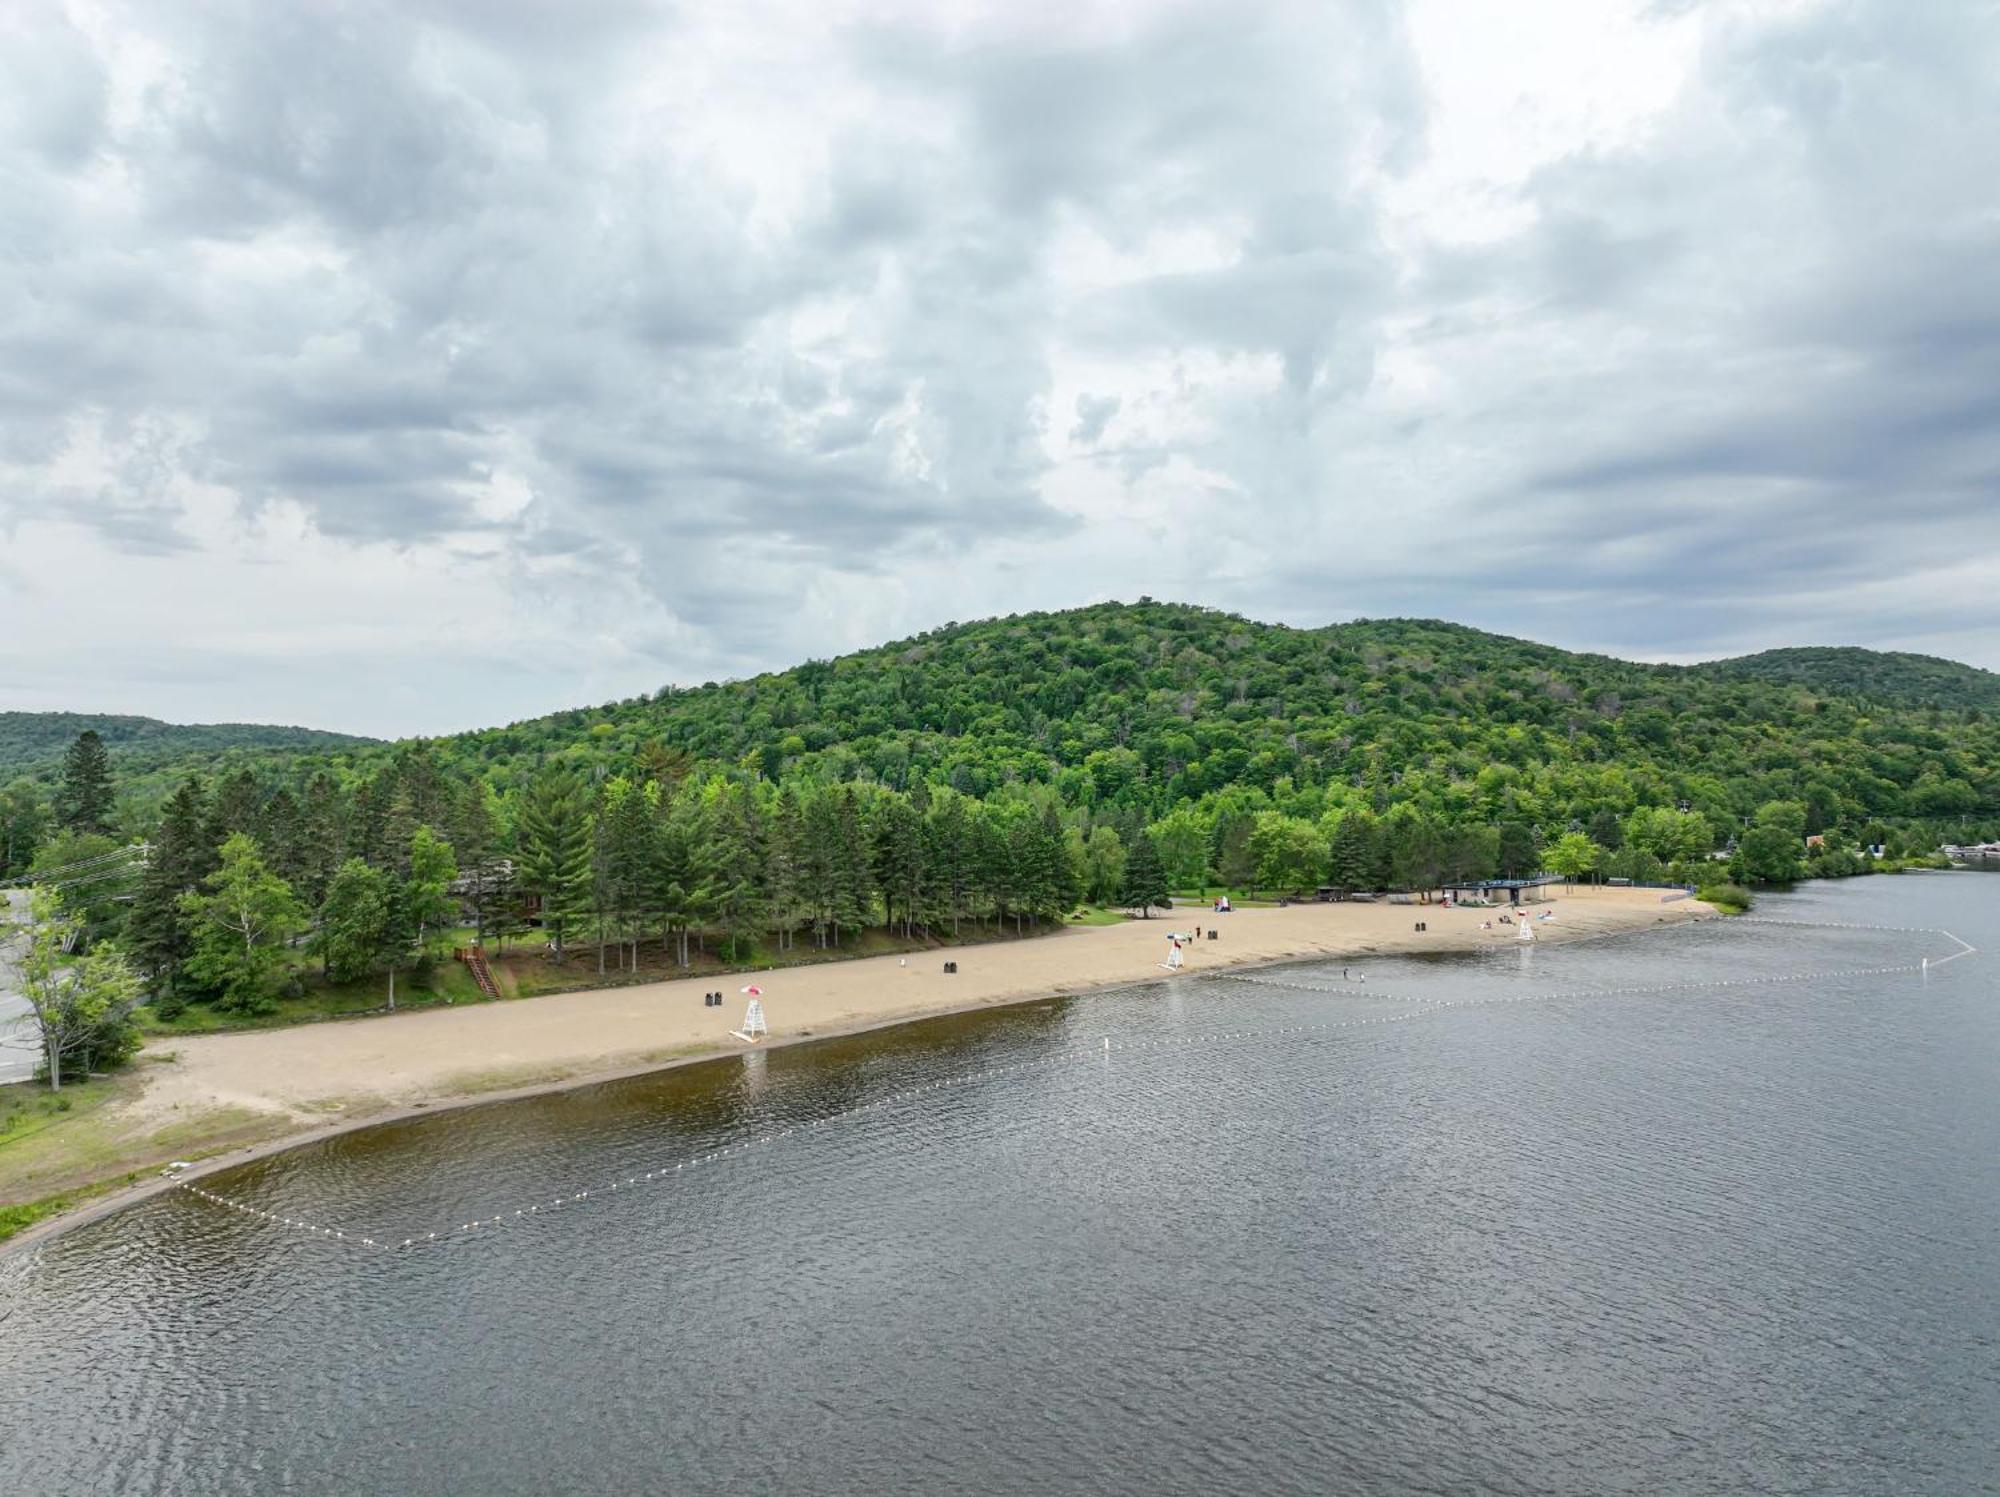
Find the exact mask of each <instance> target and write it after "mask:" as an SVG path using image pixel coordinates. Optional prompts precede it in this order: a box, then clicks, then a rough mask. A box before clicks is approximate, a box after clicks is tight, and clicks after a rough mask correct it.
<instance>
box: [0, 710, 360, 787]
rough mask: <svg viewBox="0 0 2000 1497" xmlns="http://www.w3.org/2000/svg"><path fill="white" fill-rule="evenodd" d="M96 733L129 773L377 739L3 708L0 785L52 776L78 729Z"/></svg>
mask: <svg viewBox="0 0 2000 1497" xmlns="http://www.w3.org/2000/svg"><path fill="white" fill-rule="evenodd" d="M85 732H89V733H95V734H96V735H97V737H98V741H99V742H101V743H102V744H103V745H104V747H105V749H106V751H107V752H108V753H109V754H110V755H111V759H112V762H113V763H114V764H116V765H117V766H118V768H119V770H120V771H121V772H122V773H125V774H141V773H144V772H146V771H148V770H155V769H160V768H163V767H166V768H178V769H188V768H194V767H196V766H211V765H213V764H214V763H215V762H217V761H220V760H222V759H225V758H227V757H230V756H247V755H258V754H265V753H270V752H274V751H275V752H284V753H318V752H323V751H325V750H328V749H336V748H347V747H355V746H359V745H362V744H366V743H370V742H373V741H374V740H372V739H367V738H361V737H357V736H355V735H353V734H350V733H323V732H320V731H319V730H318V729H316V728H279V727H269V726H266V725H263V724H259V723H196V724H181V723H165V722H161V721H159V720H158V719H157V718H151V717H119V716H113V715H110V714H107V713H98V712H0V784H4V783H6V782H7V781H9V780H12V779H14V778H16V777H17V776H28V777H30V778H38V779H43V780H49V781H52V780H53V779H54V777H55V775H56V773H57V771H58V770H59V769H60V768H61V765H62V760H63V755H64V753H65V752H67V750H68V749H69V746H70V744H72V743H73V742H75V741H76V737H77V735H78V734H79V733H85Z"/></svg>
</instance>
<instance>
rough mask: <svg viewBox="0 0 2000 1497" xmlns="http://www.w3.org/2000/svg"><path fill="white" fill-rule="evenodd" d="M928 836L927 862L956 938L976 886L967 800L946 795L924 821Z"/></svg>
mask: <svg viewBox="0 0 2000 1497" xmlns="http://www.w3.org/2000/svg"><path fill="white" fill-rule="evenodd" d="M924 833H925V844H926V845H925V861H926V862H927V863H928V864H929V866H930V867H931V869H932V870H933V872H932V884H933V887H934V888H935V889H936V890H937V891H938V896H939V902H940V905H941V906H942V908H943V910H944V912H945V913H946V914H947V915H948V916H949V918H950V920H951V933H952V935H953V936H954V937H956V936H957V935H958V925H959V921H960V920H962V919H964V918H965V914H966V911H967V909H968V908H969V906H970V904H971V900H972V889H973V884H974V867H973V858H972V846H971V841H972V834H971V828H970V826H969V825H968V806H967V802H966V800H965V797H963V796H961V795H959V794H958V793H957V792H955V791H950V790H947V791H944V792H942V793H941V794H940V795H939V796H938V797H937V799H936V800H935V801H934V802H933V803H932V806H931V809H930V812H929V814H928V815H927V816H925V818H924Z"/></svg>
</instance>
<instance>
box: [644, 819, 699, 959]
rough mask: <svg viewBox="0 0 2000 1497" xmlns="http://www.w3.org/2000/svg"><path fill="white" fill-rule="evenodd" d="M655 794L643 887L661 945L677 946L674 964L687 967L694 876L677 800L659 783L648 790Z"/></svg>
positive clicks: (695, 893)
mask: <svg viewBox="0 0 2000 1497" xmlns="http://www.w3.org/2000/svg"><path fill="white" fill-rule="evenodd" d="M648 788H649V790H652V791H655V792H657V794H656V795H655V796H654V798H653V799H652V800H651V801H650V802H649V804H651V806H652V812H653V835H652V849H653V851H652V860H651V867H650V870H649V873H648V878H647V883H648V889H649V898H650V901H651V905H652V909H653V912H654V914H655V915H656V916H657V918H658V919H659V921H660V924H661V941H662V942H663V943H673V944H675V945H676V946H677V960H678V961H679V963H680V965H681V966H683V967H685V966H687V965H688V931H689V927H690V926H691V925H692V924H693V921H694V911H695V909H696V908H697V906H698V905H699V904H700V902H701V901H700V895H699V893H698V891H697V890H696V887H695V884H696V872H695V868H694V864H693V856H692V853H691V851H690V849H689V846H688V829H687V820H686V816H685V815H684V813H683V812H682V810H681V808H680V806H679V805H678V801H679V800H680V799H681V798H680V797H678V796H670V795H668V794H667V793H666V792H665V791H664V790H663V789H662V788H661V782H660V781H658V780H655V781H653V782H652V784H651V785H650V786H649V787H648Z"/></svg>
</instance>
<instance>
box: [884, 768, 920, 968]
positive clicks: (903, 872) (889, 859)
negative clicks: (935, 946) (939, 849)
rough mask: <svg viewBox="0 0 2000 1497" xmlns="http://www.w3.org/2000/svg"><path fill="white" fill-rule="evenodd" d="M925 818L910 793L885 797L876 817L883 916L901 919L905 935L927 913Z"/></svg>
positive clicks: (891, 922)
mask: <svg viewBox="0 0 2000 1497" xmlns="http://www.w3.org/2000/svg"><path fill="white" fill-rule="evenodd" d="M923 831H924V828H923V820H922V818H921V817H919V816H918V814H917V811H916V807H914V806H913V805H911V803H910V800H909V797H908V796H903V795H889V796H885V797H883V799H882V801H881V803H880V806H879V809H878V810H877V813H876V817H875V839H874V840H875V883H876V886H877V887H878V888H880V889H881V891H882V910H883V916H884V918H885V919H886V921H887V922H888V924H889V926H890V927H891V928H893V927H895V926H896V925H897V924H898V923H899V921H900V923H901V925H902V930H903V934H904V936H905V937H908V936H912V935H914V934H915V933H916V922H917V921H918V920H919V919H921V918H922V915H923V907H922V906H923V886H924V835H923Z"/></svg>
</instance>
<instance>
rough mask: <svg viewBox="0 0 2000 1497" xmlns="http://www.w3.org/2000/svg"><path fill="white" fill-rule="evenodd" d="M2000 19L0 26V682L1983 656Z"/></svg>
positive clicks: (481, 695)
mask: <svg viewBox="0 0 2000 1497" xmlns="http://www.w3.org/2000/svg"><path fill="white" fill-rule="evenodd" d="M1995 78H2000V9H1997V8H1996V6H1995V5H1994V4H1991V3H1981V0H1963V3H1954V0H1713V3H1700V0H1650V3H1648V0H1631V3H1619V0H1563V3H1553V0H1543V3H1539V4H1536V5H1531V6H1514V5H1473V4H1465V3H1460V0H1400V3H1399V0H1339V3H1328V0H1318V3H1309V4H1299V5H1285V4H1262V3H1249V0H1217V3H1187V4H1169V3H1127V4H1091V3H1087V0H1084V3H1079V0H1060V3H1038V0H1007V3H992V4H985V3H981V4H971V3H959V0H944V3H935V0H927V3H924V4H886V3H850V0H810V3H804V0H793V3H782V4H781V3H771V0H733V3H728V4H722V3H714V4H707V5H697V4H685V3H684V4H677V5H665V4H660V5H655V4H650V3H644V0H622V3H606V4H597V5H590V4H579V5H560V6H557V5H548V4H543V3H538V0H395V3H383V4H337V3H331V0H327V3H298V4H269V3H263V0H239V3H236V4H215V3H211V0H204V3H199V4H196V3H185V4H182V3H174V0H143V3H132V4H122V3H118V0H104V3H84V0H77V3H73V4H68V5H58V4H53V3H48V4H36V3H30V4H26V5H14V6H10V7H7V8H6V9H5V11H4V12H0V195H4V200H5V202H6V203H7V205H8V206H7V209H6V212H5V217H4V219H0V224H4V230H3V231H0V707H19V708H78V709H90V710H128V711H141V712H147V713H151V714H155V715H159V716H165V717H169V718H174V719H178V720H184V721H186V720H214V719H224V718H232V719H252V720H270V721H286V722H302V723H307V724H311V725H315V726H323V727H336V728H348V729H353V730H356V731H364V732H376V733H382V734H398V733H412V732H436V731H444V730H449V729H455V728H460V727H470V726H477V725H482V724H486V723H491V722H498V721H504V720H507V719H511V718H516V717H521V716H526V715H529V714H532V713H536V712H540V711H546V710H551V709H554V708H557V707H561V706H568V705H577V704H582V703H589V702H596V701H601V700H604V699H606V698H610V697H616V696H625V695H630V694H634V693H638V692H642V691H649V690H652V689H654V688H656V687H658V686H660V685H661V684H663V683H666V682H669V681H673V682H682V683H689V682H699V681H701V680H704V679H711V678H719V677H723V676H729V675H740V674H744V673H748V672H753V671H756V670H760V669H765V668H769V667H774V666H782V665H787V664H791V663H794V662H796V661H797V660H799V659H802V658H804V657H807V656H811V655H826V654H831V653H835V652H837V651H842V650H847V649H852V648H858V647H861V646H865V645H869V644H873V643H878V642H880V641H882V640H885V639H889V638H893V637H896V636H899V635H903V634H907V633H911V632H914V631H916V630H919V629H923V628H927V627H931V626H933V625H936V624H939V623H942V622H945V621H947V620H950V619H967V618H974V617H980V616H984V615H987V614H994V613H1005V612H1012V611H1016V610H1022V609H1029V608H1052V607H1067V606H1072V605H1076V604H1080V603H1085V602H1091V601H1096V600H1100V599H1103V598H1109V597H1122V598H1133V597H1136V596H1138V595H1140V594H1142V593H1150V594H1152V595H1153V596H1156V597H1163V598H1175V599H1184V600H1188V601H1195V602H1202V603H1209V604H1214V605H1218V606H1222V607H1227V608H1232V609H1236V610H1240V611H1242V612H1245V613H1248V614H1251V615H1253V616H1255V617H1258V618H1264V619H1273V620H1285V621H1290V622H1294V623H1301V624H1318V623H1325V622H1330V621H1333V620H1336V619H1341V618H1348V617H1353V616H1355V615H1361V614H1365V615H1374V616H1382V615H1389V614H1420V615H1433V616H1439V617H1444V618H1451V619H1457V620H1461V621H1464V622H1467V623H1472V624H1477V625H1480V626H1483V627H1487V628H1493V629H1498V630H1501V631H1503V632H1508V633H1515V634H1524V635H1528V636H1531V637H1535V638H1541V639H1546V640H1548V641H1550V642H1553V643H1559V644H1564V645H1569V646H1573V647H1580V648H1595V649H1604V650H1608V651H1612V652H1614V653H1622V654H1627V655H1633V656H1641V657H1646V658H1676V659H1685V658H1694V657H1697V656H1704V655H1715V654H1727V653H1736V652H1741V651H1744V650H1750V649H1757V648H1762V647H1765V646H1769V645H1776V644H1800V643H1863V644H1871V645H1876V646H1880V647H1889V648H1909V649H1921V650H1926V651H1931V652H1934V653H1939V654H1945V655H1951V656H1955V657H1957V658H1960V659H1965V660H1970V661H1973V662H1975V663H1978V664H1981V665H1986V666H1989V667H1995V668H2000V588H1996V586H1995V578H1996V576H2000V178H1996V174H1995V173H1994V171H1993V166H1992V163H1993V162H1994V161H1996V160H2000V89H1996V87H1995V86H1994V81H1993V80H1994V79H1995Z"/></svg>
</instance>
